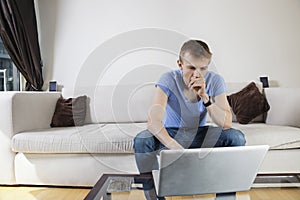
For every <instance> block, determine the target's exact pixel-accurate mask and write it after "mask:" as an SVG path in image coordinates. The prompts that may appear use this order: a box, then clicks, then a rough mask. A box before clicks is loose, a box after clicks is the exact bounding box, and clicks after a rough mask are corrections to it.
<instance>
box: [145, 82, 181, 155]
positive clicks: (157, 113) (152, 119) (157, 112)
mask: <svg viewBox="0 0 300 200" xmlns="http://www.w3.org/2000/svg"><path fill="white" fill-rule="evenodd" d="M167 101H168V96H167V95H166V94H165V93H164V92H163V90H162V89H160V88H159V87H156V91H155V95H154V99H153V103H152V106H151V107H150V110H149V113H148V124H147V128H148V130H149V131H150V132H151V133H152V134H153V135H154V136H155V137H156V138H157V139H158V140H159V141H160V142H161V143H162V144H163V145H165V147H167V148H168V149H173V150H175V149H183V147H182V146H181V145H180V144H179V143H178V142H177V141H176V140H174V139H173V138H172V137H171V136H170V135H169V134H168V132H167V130H166V129H165V127H164V126H163V124H162V120H163V117H164V114H165V110H166V105H167Z"/></svg>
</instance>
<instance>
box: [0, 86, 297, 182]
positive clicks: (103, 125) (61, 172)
mask: <svg viewBox="0 0 300 200" xmlns="http://www.w3.org/2000/svg"><path fill="white" fill-rule="evenodd" d="M227 86H228V89H229V91H230V92H233V91H238V90H239V89H241V88H242V87H243V86H245V84H244V83H243V84H242V83H239V84H227ZM153 91H154V87H153V84H138V85H115V86H102V87H95V88H89V89H87V88H77V89H75V90H74V91H72V92H67V91H65V92H64V97H68V96H78V95H81V94H86V95H87V96H88V97H89V99H90V101H89V105H88V111H87V116H86V123H85V125H84V126H80V127H65V128H50V122H51V118H52V115H53V112H54V109H55V105H56V101H57V99H58V98H59V97H60V95H61V94H60V93H57V92H52V93H51V92H3V93H1V94H0V110H1V115H0V163H1V164H0V184H7V185H13V184H30V185H69V186H92V185H94V184H95V183H96V181H97V180H98V179H99V177H100V176H101V174H103V173H138V170H137V168H136V164H135V159H134V154H133V148H132V146H133V138H134V136H135V135H136V134H137V133H138V132H139V131H141V130H143V129H145V128H146V119H147V111H148V109H149V105H150V104H151V99H152V96H153ZM264 92H265V95H266V97H267V100H268V102H269V104H270V107H271V108H270V110H269V112H268V114H267V118H266V122H265V123H259V122H255V123H250V124H247V125H241V124H238V123H236V122H235V123H234V124H233V127H235V128H238V129H240V130H242V131H243V132H244V133H245V136H246V140H247V144H246V145H258V144H268V145H270V147H271V148H270V150H269V151H268V153H267V156H266V158H265V160H264V162H263V164H262V166H261V168H260V172H259V173H262V174H290V173H300V148H299V147H300V107H299V106H298V103H299V102H300V89H291V88H268V89H265V90H264Z"/></svg>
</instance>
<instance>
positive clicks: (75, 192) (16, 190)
mask: <svg viewBox="0 0 300 200" xmlns="http://www.w3.org/2000/svg"><path fill="white" fill-rule="evenodd" d="M89 191H90V189H86V188H53V187H50V188H47V187H0V200H18V199H20V200H53V199H55V200H82V199H84V197H85V196H86V195H87V193H88V192H89ZM138 193H143V191H142V190H141V191H137V192H136V193H132V194H131V195H130V196H129V195H128V194H127V193H119V194H117V195H114V196H113V198H112V200H123V199H126V200H127V199H136V200H142V198H141V195H142V196H143V194H138ZM195 197H196V198H195ZM214 197H215V195H198V196H194V199H205V200H213V199H214ZM179 199H185V200H188V199H192V197H168V198H167V200H179ZM237 200H300V188H267V189H252V190H250V191H248V192H239V193H237Z"/></svg>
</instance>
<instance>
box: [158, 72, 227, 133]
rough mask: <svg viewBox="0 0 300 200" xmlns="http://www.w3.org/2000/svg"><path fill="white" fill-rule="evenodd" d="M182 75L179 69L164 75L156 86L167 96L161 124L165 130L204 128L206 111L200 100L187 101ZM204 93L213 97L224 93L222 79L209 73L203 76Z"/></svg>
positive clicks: (224, 87)
mask: <svg viewBox="0 0 300 200" xmlns="http://www.w3.org/2000/svg"><path fill="white" fill-rule="evenodd" d="M182 76H183V74H182V71H181V70H180V69H178V70H174V71H171V72H167V73H164V74H163V75H162V76H161V77H160V79H159V81H158V82H157V84H156V86H158V87H160V88H161V89H162V90H163V91H164V92H165V93H166V95H167V96H168V102H167V106H166V112H165V116H164V119H163V124H164V126H165V127H166V128H169V127H174V128H175V127H176V128H196V127H199V126H204V125H205V121H206V115H207V109H206V108H205V106H204V105H203V102H202V100H200V101H198V102H195V103H193V102H191V101H189V100H188V99H187V98H186V96H185V95H184V93H183V88H184V85H183V84H184V83H183V78H182ZM204 79H205V83H206V93H207V94H208V95H209V96H211V97H215V96H217V95H220V94H222V93H224V92H225V91H226V85H225V82H224V79H223V78H222V77H221V76H220V75H218V74H216V73H214V72H211V71H207V72H206V74H205V76H204Z"/></svg>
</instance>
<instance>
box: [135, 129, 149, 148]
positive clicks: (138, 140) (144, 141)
mask: <svg viewBox="0 0 300 200" xmlns="http://www.w3.org/2000/svg"><path fill="white" fill-rule="evenodd" d="M153 145H154V138H153V135H152V133H151V132H150V131H148V130H144V131H142V132H140V133H138V134H137V135H136V136H135V138H134V139H133V148H134V151H135V152H136V153H143V152H147V151H146V149H147V148H149V147H150V148H151V146H153Z"/></svg>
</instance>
